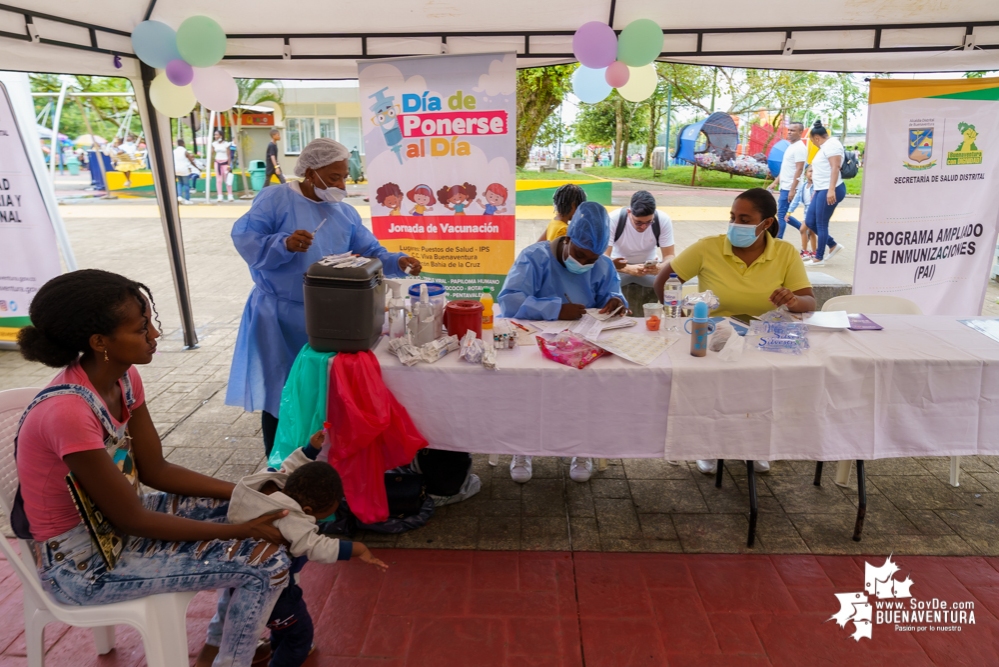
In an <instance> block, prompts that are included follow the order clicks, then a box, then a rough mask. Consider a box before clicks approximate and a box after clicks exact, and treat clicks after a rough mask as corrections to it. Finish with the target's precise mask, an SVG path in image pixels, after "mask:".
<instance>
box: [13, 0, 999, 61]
mask: <svg viewBox="0 0 999 667" xmlns="http://www.w3.org/2000/svg"><path fill="white" fill-rule="evenodd" d="M12 1H13V2H18V3H20V4H21V5H22V6H20V7H18V6H12V5H8V4H0V53H3V57H2V58H0V62H3V63H4V66H5V67H6V68H9V69H18V70H22V71H49V72H68V71H72V72H73V73H83V74H86V73H89V74H105V75H113V74H121V75H125V76H137V75H138V71H139V70H138V63H137V62H136V61H135V59H134V57H133V56H132V47H131V43H130V40H129V34H130V33H131V31H132V29H133V28H134V27H135V25H136V24H137V23H139V22H140V21H142V20H143V19H146V18H152V19H155V20H159V21H163V22H165V23H167V24H169V25H171V26H173V27H175V28H176V27H177V26H179V25H180V23H181V22H182V21H183V20H184V19H186V18H188V17H190V16H194V15H198V14H207V15H209V16H211V17H212V18H214V19H215V20H217V21H218V22H219V23H220V24H221V25H222V27H223V28H224V29H225V31H226V33H227V34H228V35H229V48H228V51H227V53H226V62H225V64H226V67H227V69H228V70H229V71H230V72H231V73H232V74H233V75H234V76H243V77H276V78H326V79H335V78H354V77H356V76H357V62H358V60H363V59H367V58H378V57H386V56H407V55H433V54H439V53H442V52H444V51H446V52H449V53H476V52H479V53H482V52H497V51H516V52H517V54H518V56H519V60H518V65H519V66H520V67H529V66H536V65H547V64H553V63H562V62H571V61H572V60H574V59H573V56H572V33H573V32H574V31H575V30H576V29H577V28H578V27H579V26H580V25H582V24H583V23H586V22H587V21H604V22H609V23H610V24H611V25H612V26H613V27H614V28H615V29H616V30H621V29H622V28H624V26H626V25H627V24H628V23H629V22H631V21H633V20H635V19H638V18H649V19H652V20H654V21H656V22H657V23H659V25H660V26H662V27H663V29H664V31H665V32H666V38H665V41H664V45H663V52H662V55H661V59H663V60H669V61H676V62H686V63H695V64H705V65H721V66H738V67H765V68H775V69H809V70H828V71H833V70H839V71H857V72H871V71H874V72H892V71H894V72H929V71H965V70H988V69H999V5H997V3H996V2H995V0H933V1H932V2H914V1H913V0H829V2H825V3H823V4H822V11H821V12H817V11H815V9H814V8H811V7H806V6H803V5H802V4H801V3H800V2H798V1H797V0H773V2H770V3H767V5H766V7H765V9H762V8H753V7H752V6H751V5H748V4H747V3H746V2H745V0H714V1H713V2H712V3H711V4H710V6H709V7H705V6H703V5H700V4H698V3H680V2H676V3H673V2H671V3H664V2H661V0H545V2H536V1H535V0H507V2H505V3H503V5H502V7H500V6H497V5H494V4H493V3H490V2H482V1H481V0H381V2H379V3H378V4H377V5H376V7H373V8H371V9H372V10H373V11H371V10H368V9H367V8H366V7H363V6H359V5H346V6H345V5H344V4H342V3H338V4H326V5H321V4H320V5H317V4H315V3H305V2H299V3H294V4H291V5H275V4H274V3H273V2H270V1H269V0H216V1H215V2H212V3H211V4H210V5H206V4H205V3H204V2H201V1H200V0H88V1H87V2H66V1H65V0H31V2H30V3H29V2H27V1H26V0H12ZM338 5H339V6H338ZM705 10H707V11H705ZM32 37H34V38H36V39H37V40H38V42H37V43H32V41H31V40H32ZM113 53H116V54H121V55H122V56H123V58H122V61H123V68H122V69H121V70H117V69H115V67H114V64H113V62H112V58H111V57H110V56H111V54H113Z"/></svg>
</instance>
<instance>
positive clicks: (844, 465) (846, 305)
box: [822, 294, 961, 486]
mask: <svg viewBox="0 0 999 667" xmlns="http://www.w3.org/2000/svg"><path fill="white" fill-rule="evenodd" d="M822 310H824V311H830V310H845V311H847V312H848V313H864V314H868V315H922V314H923V311H922V310H920V309H919V306H917V305H916V304H915V303H913V302H912V301H909V300H908V299H903V298H902V297H900V296H884V295H877V294H848V295H846V296H834V297H833V298H831V299H829V300H828V301H826V302H825V304H823V306H822ZM960 480H961V457H960V456H952V457H950V485H951V486H960V485H961V483H960ZM836 483H837V484H839V485H840V486H846V485H847V484H849V483H850V462H849V461H840V462H839V464H838V465H837V466H836Z"/></svg>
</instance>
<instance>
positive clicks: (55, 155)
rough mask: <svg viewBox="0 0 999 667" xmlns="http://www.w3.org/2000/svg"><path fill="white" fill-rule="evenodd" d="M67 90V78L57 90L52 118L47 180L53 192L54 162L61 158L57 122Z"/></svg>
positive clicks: (60, 116) (60, 117)
mask: <svg viewBox="0 0 999 667" xmlns="http://www.w3.org/2000/svg"><path fill="white" fill-rule="evenodd" d="M67 88H69V78H64V79H63V80H62V88H60V89H59V101H58V102H56V108H55V115H53V116H52V148H51V152H50V153H49V178H50V179H51V180H52V190H53V192H54V191H55V170H56V161H57V160H59V159H60V158H61V157H62V148H61V147H60V146H59V121H60V120H61V119H62V105H63V103H64V102H65V101H66V89H67Z"/></svg>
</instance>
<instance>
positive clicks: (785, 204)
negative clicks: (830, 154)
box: [770, 121, 808, 250]
mask: <svg viewBox="0 0 999 667" xmlns="http://www.w3.org/2000/svg"><path fill="white" fill-rule="evenodd" d="M804 131H805V126H804V125H802V124H801V123H799V122H797V121H796V122H793V123H789V124H788V126H787V140H788V141H789V142H790V144H791V145H790V146H788V147H787V150H786V151H784V159H783V160H782V161H781V163H780V175H779V176H778V177H777V179H776V180H775V181H774V182H773V183H771V184H770V189H773V188H774V187H775V186H777V185H779V186H780V195H779V196H778V197H777V222H778V223H779V224H780V233H779V234H778V235H777V238H779V239H782V238H784V229H785V228H786V226H787V225H791V226H792V227H794V228H795V229H799V230H800V229H801V223H800V222H798V220H796V219H795V218H793V217H787V219H785V217H786V215H787V209H788V208H789V206H790V203H791V202H792V201H793V200H794V195H795V191H796V190H797V189H798V181H799V180H800V179H801V174H802V172H803V171H804V169H805V161H806V160H807V158H808V148H807V147H806V146H805V144H804V142H803V141H802V140H801V134H802V132H804ZM805 249H806V248H802V250H805Z"/></svg>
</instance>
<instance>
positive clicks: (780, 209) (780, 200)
mask: <svg viewBox="0 0 999 667" xmlns="http://www.w3.org/2000/svg"><path fill="white" fill-rule="evenodd" d="M790 192H791V191H790V190H781V191H780V196H778V197H777V222H778V224H780V231H779V232H777V238H779V239H782V238H784V229H785V228H786V227H787V225H791V226H792V227H794V228H795V229H801V223H800V222H798V221H797V220H796V219H795V218H794V217H791V218H789V219H788V220H787V221H786V222H785V221H784V216H785V215H787V209H788V208H790V206H791V202H790V201H789V200H788V198H787V196H788V194H790Z"/></svg>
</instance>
